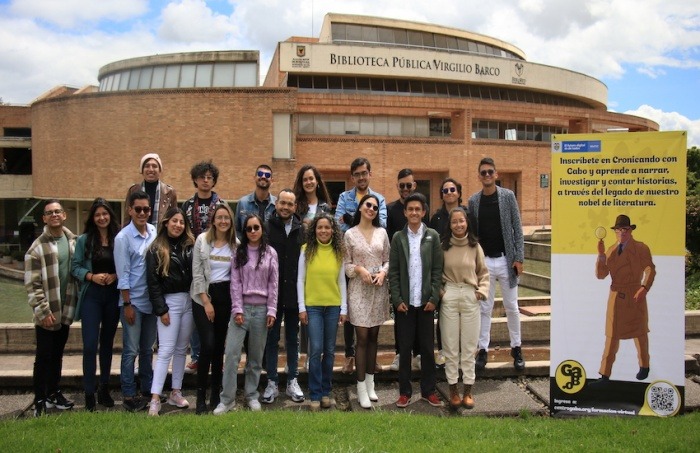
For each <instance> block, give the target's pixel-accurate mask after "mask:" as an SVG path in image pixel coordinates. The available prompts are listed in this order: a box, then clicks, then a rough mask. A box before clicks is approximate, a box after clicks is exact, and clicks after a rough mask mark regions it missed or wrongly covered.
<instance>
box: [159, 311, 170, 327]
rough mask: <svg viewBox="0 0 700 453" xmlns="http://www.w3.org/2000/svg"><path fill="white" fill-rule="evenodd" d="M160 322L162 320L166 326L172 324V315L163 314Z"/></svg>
mask: <svg viewBox="0 0 700 453" xmlns="http://www.w3.org/2000/svg"><path fill="white" fill-rule="evenodd" d="M160 322H162V323H163V325H164V326H169V325H170V315H169V314H168V313H165V314H164V315H161V316H160Z"/></svg>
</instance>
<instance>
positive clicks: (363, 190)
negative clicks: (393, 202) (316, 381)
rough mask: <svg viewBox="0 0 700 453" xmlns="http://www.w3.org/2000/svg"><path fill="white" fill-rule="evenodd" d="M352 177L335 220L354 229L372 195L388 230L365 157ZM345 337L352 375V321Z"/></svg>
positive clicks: (346, 368) (347, 369) (345, 368)
mask: <svg viewBox="0 0 700 453" xmlns="http://www.w3.org/2000/svg"><path fill="white" fill-rule="evenodd" d="M350 175H351V176H352V180H353V181H354V183H355V187H353V188H352V189H350V190H346V191H345V192H343V193H341V194H340V197H338V204H337V205H336V209H335V220H336V221H337V222H338V225H340V229H341V230H342V231H343V233H344V232H346V231H348V230H349V229H350V228H351V227H352V221H353V216H354V215H355V211H357V207H358V204H359V203H360V200H361V199H362V197H364V196H365V195H367V194H368V193H371V194H373V195H376V196H377V199H378V200H379V225H381V227H382V228H386V202H385V201H384V197H383V196H382V194H380V193H378V192H375V191H373V190H372V189H370V188H369V182H370V180H371V179H372V166H371V165H370V163H369V161H368V160H367V159H366V158H364V157H358V158H357V159H355V160H353V161H352V163H351V164H350ZM343 333H344V337H345V364H344V365H343V373H346V374H352V372H353V369H354V367H355V346H354V343H355V339H354V338H355V327H354V326H353V325H352V324H350V321H345V324H344V326H343Z"/></svg>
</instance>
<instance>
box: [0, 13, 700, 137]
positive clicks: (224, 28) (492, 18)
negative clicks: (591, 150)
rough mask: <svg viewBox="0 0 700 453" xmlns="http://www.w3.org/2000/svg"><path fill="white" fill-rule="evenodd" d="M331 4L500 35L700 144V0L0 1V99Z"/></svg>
mask: <svg viewBox="0 0 700 453" xmlns="http://www.w3.org/2000/svg"><path fill="white" fill-rule="evenodd" d="M328 12H336V13H350V14H364V15H370V16H381V17H391V18H398V19H407V20H414V21H420V22H428V23H433V24H439V25H445V26H449V27H455V28H460V29H464V30H469V31H473V32H477V33H482V34H485V35H489V36H493V37H495V38H498V39H501V40H504V41H506V42H509V43H511V44H514V45H516V46H517V47H519V48H520V49H522V50H523V51H525V53H526V55H527V58H528V60H529V61H532V62H536V63H542V64H548V65H552V66H557V67H562V68H567V69H571V70H574V71H578V72H582V73H584V74H587V75H590V76H593V77H596V78H598V79H599V80H601V81H603V82H604V83H605V84H606V85H607V86H608V89H609V91H608V100H609V103H608V108H609V109H610V110H614V111H617V112H625V113H630V114H634V115H638V116H643V117H646V118H650V119H652V120H654V121H656V122H658V123H659V124H660V127H661V130H678V129H684V130H688V131H689V140H688V145H689V146H692V145H699V146H700V95H698V93H700V2H692V1H688V0H665V1H663V2H661V1H658V0H588V1H586V2H571V1H569V0H490V1H489V2H483V1H480V0H479V1H476V0H460V1H456V2H455V1H454V0H431V1H429V2H427V1H424V0H383V1H381V2H378V1H376V0H372V1H370V0H343V1H334V0H326V1H323V0H298V1H289V0H285V1H283V0H209V1H205V0H159V1H147V0H0V98H2V99H3V101H4V102H9V103H13V104H28V103H30V102H31V101H32V100H33V99H34V98H36V97H37V96H39V95H41V94H42V93H44V92H46V91H47V90H49V89H51V88H52V87H54V86H56V85H70V86H75V87H82V86H85V85H89V84H96V83H97V71H98V70H99V68H100V67H101V66H103V65H105V64H107V63H110V62H113V61H117V60H121V59H125V58H132V57H136V56H142V55H151V54H156V53H169V52H183V51H197V50H223V49H255V50H259V51H260V53H261V68H260V69H261V73H262V74H261V75H263V76H264V73H265V72H266V71H267V68H268V64H269V61H270V58H271V56H272V53H273V51H274V49H275V45H276V43H277V42H279V41H283V40H284V39H286V38H288V37H290V36H315V37H316V36H318V32H319V30H320V27H321V23H322V22H323V16H324V15H325V14H326V13H328Z"/></svg>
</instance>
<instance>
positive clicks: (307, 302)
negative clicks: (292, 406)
mask: <svg viewBox="0 0 700 453" xmlns="http://www.w3.org/2000/svg"><path fill="white" fill-rule="evenodd" d="M343 253H344V246H343V240H342V235H341V233H340V228H338V224H337V223H336V222H335V220H334V219H333V217H332V216H331V215H330V214H327V213H320V214H318V215H317V216H316V217H315V218H314V219H313V221H312V222H311V225H310V226H309V231H308V234H307V239H306V244H305V245H303V246H302V249H301V255H300V256H299V275H298V277H297V293H298V297H299V320H300V321H301V323H302V324H303V325H306V326H308V332H309V394H310V398H311V410H312V411H317V410H319V409H320V408H321V407H323V408H324V409H327V408H329V407H331V379H332V377H333V361H334V359H335V336H336V333H337V331H338V325H340V324H343V323H344V322H345V316H346V314H347V301H346V291H345V289H346V286H345V272H344V269H343Z"/></svg>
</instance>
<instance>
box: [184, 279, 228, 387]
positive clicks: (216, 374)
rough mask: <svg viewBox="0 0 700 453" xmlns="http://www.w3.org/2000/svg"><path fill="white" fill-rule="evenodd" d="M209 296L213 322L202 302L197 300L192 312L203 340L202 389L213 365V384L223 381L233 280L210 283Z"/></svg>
mask: <svg viewBox="0 0 700 453" xmlns="http://www.w3.org/2000/svg"><path fill="white" fill-rule="evenodd" d="M209 296H210V297H211V304H212V305H213V306H214V322H211V321H209V318H207V314H206V312H205V311H204V307H203V306H202V305H199V304H198V303H196V302H195V303H193V304H192V316H193V317H194V324H195V326H197V333H199V340H200V343H201V349H200V351H199V360H198V362H197V388H199V389H206V388H207V387H208V385H209V382H208V377H209V367H210V366H211V384H212V386H220V385H221V377H222V369H223V366H224V347H225V345H226V333H227V332H228V323H229V321H230V320H231V283H230V282H219V283H212V284H211V285H209ZM215 390H216V389H215ZM216 391H218V390H216Z"/></svg>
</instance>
